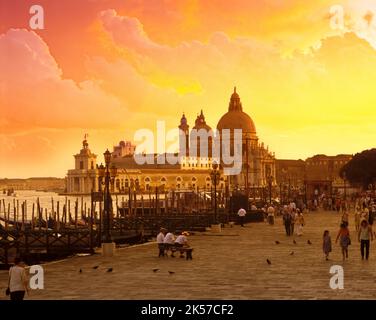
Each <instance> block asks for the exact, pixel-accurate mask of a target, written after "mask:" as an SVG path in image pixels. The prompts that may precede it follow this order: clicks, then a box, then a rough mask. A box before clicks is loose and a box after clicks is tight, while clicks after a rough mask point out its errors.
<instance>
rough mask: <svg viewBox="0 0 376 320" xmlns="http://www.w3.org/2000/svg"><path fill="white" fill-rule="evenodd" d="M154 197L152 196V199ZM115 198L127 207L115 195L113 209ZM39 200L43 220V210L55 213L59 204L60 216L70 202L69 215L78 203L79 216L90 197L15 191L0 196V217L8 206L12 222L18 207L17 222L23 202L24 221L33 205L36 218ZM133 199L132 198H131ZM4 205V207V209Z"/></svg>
mask: <svg viewBox="0 0 376 320" xmlns="http://www.w3.org/2000/svg"><path fill="white" fill-rule="evenodd" d="M153 196H154V195H152V198H153ZM116 198H117V204H118V206H119V207H122V206H124V207H128V195H127V194H125V195H117V196H114V195H113V196H112V200H113V208H116ZM163 198H164V194H160V195H159V199H163ZM38 199H39V203H40V207H41V208H42V210H43V218H45V209H47V212H48V214H50V213H51V212H52V206H54V210H55V212H56V211H57V203H58V202H59V207H60V216H61V215H62V212H63V206H64V205H65V204H67V206H68V203H69V201H70V210H71V214H74V208H75V202H76V201H77V203H78V213H79V215H80V213H81V211H82V209H84V208H85V204H86V212H87V210H88V209H89V208H90V206H91V197H90V196H64V195H59V194H57V193H55V192H44V191H34V190H16V191H15V195H13V196H7V195H6V194H3V193H1V194H0V216H1V217H5V213H7V212H8V206H10V219H11V220H13V218H14V213H13V212H14V208H16V212H17V206H18V212H19V213H18V220H19V221H20V220H21V217H22V210H21V205H22V203H23V202H24V201H26V207H27V209H26V217H25V219H26V220H31V217H32V209H33V204H34V215H35V216H37V213H36V212H37V200H38ZM132 199H133V198H132ZM140 199H141V195H137V200H140ZM144 199H145V201H147V200H148V199H149V196H148V195H144ZM4 204H5V207H4ZM94 209H95V211H96V212H99V204H98V203H97V204H96V206H95V208H94Z"/></svg>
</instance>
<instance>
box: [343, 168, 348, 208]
mask: <svg viewBox="0 0 376 320" xmlns="http://www.w3.org/2000/svg"><path fill="white" fill-rule="evenodd" d="M342 178H343V189H344V190H343V193H344V199H345V202H346V198H347V192H346V191H347V190H346V171H343V174H342Z"/></svg>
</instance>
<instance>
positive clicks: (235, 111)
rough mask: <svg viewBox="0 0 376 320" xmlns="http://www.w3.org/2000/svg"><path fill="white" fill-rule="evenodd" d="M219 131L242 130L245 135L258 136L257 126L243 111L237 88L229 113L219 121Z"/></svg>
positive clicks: (232, 96) (232, 97)
mask: <svg viewBox="0 0 376 320" xmlns="http://www.w3.org/2000/svg"><path fill="white" fill-rule="evenodd" d="M217 129H218V130H219V131H221V130H222V129H242V130H243V133H252V134H256V126H255V124H254V122H253V120H252V119H251V117H250V116H249V115H248V114H246V113H245V112H244V111H243V107H242V104H241V102H240V97H239V95H238V93H237V92H236V87H235V88H234V93H233V94H232V95H231V99H230V103H229V107H228V112H227V113H225V114H224V115H223V116H222V117H221V119H220V120H219V122H218V124H217Z"/></svg>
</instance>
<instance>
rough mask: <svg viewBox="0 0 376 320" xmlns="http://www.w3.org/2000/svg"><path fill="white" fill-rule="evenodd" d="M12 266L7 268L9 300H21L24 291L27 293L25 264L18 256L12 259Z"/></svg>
mask: <svg viewBox="0 0 376 320" xmlns="http://www.w3.org/2000/svg"><path fill="white" fill-rule="evenodd" d="M14 264H15V265H14V266H13V267H11V268H10V269H9V282H8V288H9V293H10V299H11V300H23V298H24V296H25V292H27V293H29V289H28V279H27V275H26V271H25V264H24V263H23V262H22V261H21V259H20V258H15V259H14Z"/></svg>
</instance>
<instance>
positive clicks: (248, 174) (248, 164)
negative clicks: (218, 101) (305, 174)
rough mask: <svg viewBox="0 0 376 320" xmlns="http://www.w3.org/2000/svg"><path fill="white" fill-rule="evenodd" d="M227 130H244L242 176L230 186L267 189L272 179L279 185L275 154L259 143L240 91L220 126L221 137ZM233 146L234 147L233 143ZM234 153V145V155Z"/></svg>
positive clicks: (273, 182)
mask: <svg viewBox="0 0 376 320" xmlns="http://www.w3.org/2000/svg"><path fill="white" fill-rule="evenodd" d="M223 129H229V130H230V132H233V130H234V129H241V130H242V164H243V166H242V172H241V174H240V175H237V176H233V177H231V176H230V184H231V185H233V186H237V185H238V186H239V187H240V188H249V189H251V188H255V187H261V186H265V185H267V184H268V179H270V178H269V177H271V179H272V184H273V185H275V180H276V178H275V177H276V171H275V154H274V153H272V152H270V151H269V150H268V148H265V147H264V143H259V139H258V137H257V133H256V126H255V123H254V122H253V120H252V118H251V117H250V116H249V115H248V114H247V113H245V112H244V111H243V106H242V103H241V101H240V96H239V94H238V93H237V92H236V87H235V88H234V92H233V93H232V95H231V98H230V102H229V106H228V111H227V112H226V113H225V114H224V115H223V116H222V117H221V119H220V120H219V122H218V124H217V130H218V131H219V133H220V134H221V132H222V130H223ZM230 136H232V135H230ZM231 143H232V144H233V141H231ZM233 149H234V148H233V145H231V151H232V152H233Z"/></svg>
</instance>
